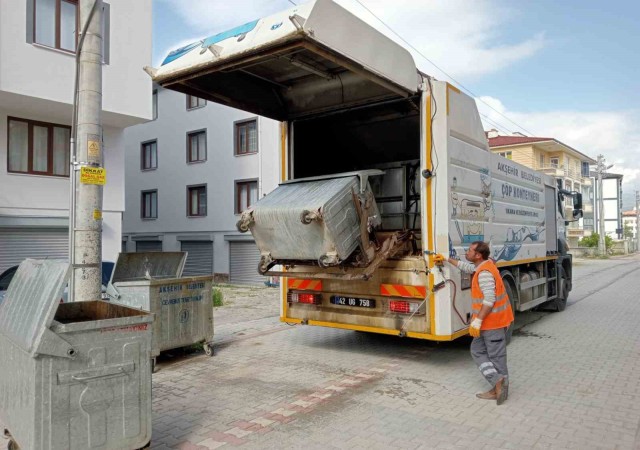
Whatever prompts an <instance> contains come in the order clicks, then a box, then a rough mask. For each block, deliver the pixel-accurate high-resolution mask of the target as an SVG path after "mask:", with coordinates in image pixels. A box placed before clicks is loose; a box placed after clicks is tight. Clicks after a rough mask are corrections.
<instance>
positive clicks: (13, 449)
mask: <svg viewBox="0 0 640 450" xmlns="http://www.w3.org/2000/svg"><path fill="white" fill-rule="evenodd" d="M4 437H6V438H7V439H9V442H8V443H7V450H20V446H19V445H18V443H17V442H16V441H15V440H14V439H13V436H11V433H10V432H9V430H7V429H6V428H5V429H4Z"/></svg>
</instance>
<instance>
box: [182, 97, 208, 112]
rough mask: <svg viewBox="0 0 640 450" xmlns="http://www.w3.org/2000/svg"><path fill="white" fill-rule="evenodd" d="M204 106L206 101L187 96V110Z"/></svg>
mask: <svg viewBox="0 0 640 450" xmlns="http://www.w3.org/2000/svg"><path fill="white" fill-rule="evenodd" d="M206 104H207V101H206V100H204V99H202V98H200V97H194V96H193V95H187V109H195V108H202V107H203V106H204V105H206Z"/></svg>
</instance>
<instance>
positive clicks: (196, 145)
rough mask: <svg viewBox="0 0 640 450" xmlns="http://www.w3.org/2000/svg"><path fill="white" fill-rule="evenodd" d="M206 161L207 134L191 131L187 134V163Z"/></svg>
mask: <svg viewBox="0 0 640 450" xmlns="http://www.w3.org/2000/svg"><path fill="white" fill-rule="evenodd" d="M206 160H207V132H206V131H193V132H191V133H188V134H187V162H190V163H192V162H202V161H206Z"/></svg>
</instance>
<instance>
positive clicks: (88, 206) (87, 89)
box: [69, 0, 106, 301]
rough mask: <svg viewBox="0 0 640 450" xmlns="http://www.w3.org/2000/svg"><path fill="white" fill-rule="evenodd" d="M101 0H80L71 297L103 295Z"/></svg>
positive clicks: (71, 214)
mask: <svg viewBox="0 0 640 450" xmlns="http://www.w3.org/2000/svg"><path fill="white" fill-rule="evenodd" d="M102 8H103V6H102V0H80V1H79V15H80V21H79V23H80V24H81V30H82V31H81V34H80V35H79V37H78V48H77V50H76V51H77V55H76V85H75V89H74V103H75V108H74V115H73V124H72V127H73V129H74V133H72V137H71V139H72V142H71V169H72V170H71V177H70V178H71V180H70V182H71V193H70V197H71V205H70V211H69V238H70V239H69V244H70V252H69V255H70V258H71V267H72V270H71V280H70V283H69V300H70V301H85V300H98V299H100V297H101V289H100V285H101V276H102V268H101V260H102V185H103V184H104V183H105V179H106V174H105V171H104V168H103V154H102V151H103V148H102V121H101V113H102Z"/></svg>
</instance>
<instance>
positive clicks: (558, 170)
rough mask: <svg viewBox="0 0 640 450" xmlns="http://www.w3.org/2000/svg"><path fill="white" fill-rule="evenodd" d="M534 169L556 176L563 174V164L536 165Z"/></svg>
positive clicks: (562, 175)
mask: <svg viewBox="0 0 640 450" xmlns="http://www.w3.org/2000/svg"><path fill="white" fill-rule="evenodd" d="M535 170H537V171H538V172H542V173H544V174H546V175H551V176H552V177H556V178H563V177H564V176H565V174H564V172H565V171H564V168H563V166H558V165H549V164H545V165H544V166H540V165H538V166H537V167H536V168H535Z"/></svg>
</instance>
